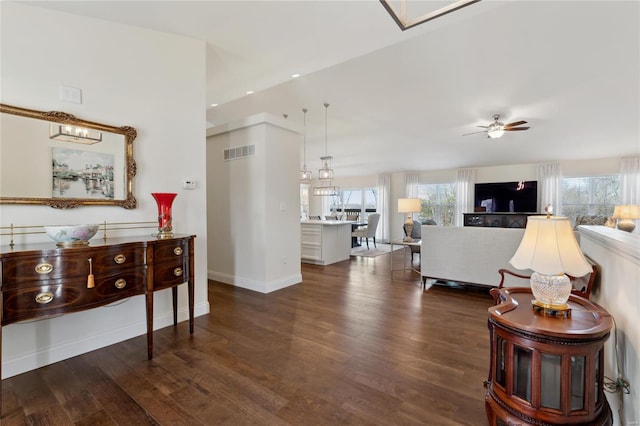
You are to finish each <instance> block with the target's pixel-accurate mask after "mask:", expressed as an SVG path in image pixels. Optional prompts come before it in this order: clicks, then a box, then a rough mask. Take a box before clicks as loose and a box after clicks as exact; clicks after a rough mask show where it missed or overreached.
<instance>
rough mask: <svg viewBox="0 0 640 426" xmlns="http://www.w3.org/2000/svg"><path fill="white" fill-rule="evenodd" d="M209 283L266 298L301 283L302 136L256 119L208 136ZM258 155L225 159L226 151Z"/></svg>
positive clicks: (267, 118)
mask: <svg viewBox="0 0 640 426" xmlns="http://www.w3.org/2000/svg"><path fill="white" fill-rule="evenodd" d="M207 134H208V137H207V167H208V174H207V175H208V182H207V189H208V220H209V237H210V240H209V278H211V279H213V280H216V281H221V282H225V283H228V284H233V285H236V286H239V287H243V288H248V289H251V290H254V291H260V292H263V293H268V292H270V291H274V290H278V289H280V288H283V287H286V286H289V285H292V284H297V283H299V282H301V281H302V275H301V272H300V216H299V215H300V207H299V206H300V191H299V184H298V177H299V175H298V167H299V166H298V159H299V156H300V154H299V153H300V133H299V132H298V131H297V130H296V129H295V128H293V127H291V126H290V125H289V123H285V122H284V120H282V119H280V118H277V117H275V116H272V115H269V114H258V115H255V116H252V117H247V118H246V119H244V120H239V121H237V122H233V123H227V124H224V125H219V126H216V127H214V128H211V129H209V130H208V132H207ZM247 145H254V146H255V155H254V156H250V157H245V158H239V159H234V160H230V161H225V160H224V157H223V152H224V150H225V149H228V148H234V147H242V146H247Z"/></svg>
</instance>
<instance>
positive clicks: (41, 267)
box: [36, 263, 53, 274]
mask: <svg viewBox="0 0 640 426" xmlns="http://www.w3.org/2000/svg"><path fill="white" fill-rule="evenodd" d="M51 271H53V265H52V264H50V263H38V264H37V265H36V272H37V273H38V274H48V273H49V272H51Z"/></svg>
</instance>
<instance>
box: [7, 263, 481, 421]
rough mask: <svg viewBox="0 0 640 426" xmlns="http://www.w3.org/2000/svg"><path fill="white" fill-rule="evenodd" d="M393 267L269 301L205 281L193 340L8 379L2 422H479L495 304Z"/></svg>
mask: <svg viewBox="0 0 640 426" xmlns="http://www.w3.org/2000/svg"><path fill="white" fill-rule="evenodd" d="M394 256H395V257H394V259H395V260H394V267H395V266H397V264H395V262H396V261H397V262H400V261H401V253H400V252H396V253H394ZM389 258H390V255H383V256H379V257H377V258H362V257H359V258H352V259H351V260H350V261H345V262H341V263H339V264H336V265H331V266H328V267H321V266H312V265H303V266H302V275H303V283H302V284H299V285H296V286H293V287H289V288H286V289H283V290H280V291H277V292H273V293H271V294H260V293H255V292H251V291H248V290H243V289H240V288H235V287H232V286H228V285H224V284H220V283H216V282H209V299H210V303H211V313H210V314H209V315H206V316H201V317H198V318H196V328H195V333H194V334H193V336H190V335H189V332H188V325H187V323H186V322H183V323H180V324H178V326H177V327H175V328H174V327H167V328H164V329H162V330H158V331H156V332H155V334H154V345H155V347H154V354H155V357H154V359H153V360H152V361H147V359H146V338H145V337H144V336H139V337H137V338H134V339H130V340H127V341H124V342H121V343H118V344H116V345H112V346H109V347H106V348H103V349H100V350H96V351H93V352H90V353H87V354H84V355H81V356H77V357H75V358H72V359H68V360H66V361H62V362H58V363H56V364H53V365H50V366H47V367H44V368H40V369H38V370H35V371H31V372H27V373H24V374H21V375H19V376H15V377H12V378H9V379H6V380H3V382H2V386H3V389H2V392H3V406H2V414H1V422H0V423H2V425H3V426H9V425H11V426H13V425H25V424H27V425H55V426H58V425H92V426H93V425H114V424H116V425H146V424H150V425H343V424H357V425H361V424H363V425H364V424H368V425H393V424H397V425H483V424H486V423H487V421H486V417H485V411H484V388H483V385H482V382H483V380H484V379H486V377H487V370H488V363H489V341H488V331H487V327H486V323H487V308H488V307H489V306H490V305H491V297H490V296H489V295H488V292H486V291H470V290H468V289H467V290H465V289H459V288H446V287H440V286H433V287H431V288H429V289H428V290H427V291H425V292H423V291H422V287H421V285H420V278H419V276H418V274H416V273H414V272H409V271H407V272H404V271H397V272H394V273H393V276H392V277H391V276H390V265H389ZM196 285H198V283H197V284H196Z"/></svg>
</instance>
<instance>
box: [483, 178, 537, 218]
mask: <svg viewBox="0 0 640 426" xmlns="http://www.w3.org/2000/svg"><path fill="white" fill-rule="evenodd" d="M474 207H475V209H474V210H475V211H486V212H487V213H535V212H537V211H538V182H537V181H535V180H531V181H524V180H521V181H518V182H496V183H476V186H475V198H474Z"/></svg>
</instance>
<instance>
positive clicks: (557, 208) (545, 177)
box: [537, 162, 562, 216]
mask: <svg viewBox="0 0 640 426" xmlns="http://www.w3.org/2000/svg"><path fill="white" fill-rule="evenodd" d="M537 172H538V210H539V212H538V213H542V212H544V209H545V207H546V206H547V205H551V206H552V207H553V214H555V215H557V216H559V215H561V214H562V198H561V191H560V189H561V185H562V171H561V169H560V163H556V162H554V163H547V164H539V165H538V170H537Z"/></svg>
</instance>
